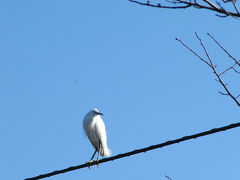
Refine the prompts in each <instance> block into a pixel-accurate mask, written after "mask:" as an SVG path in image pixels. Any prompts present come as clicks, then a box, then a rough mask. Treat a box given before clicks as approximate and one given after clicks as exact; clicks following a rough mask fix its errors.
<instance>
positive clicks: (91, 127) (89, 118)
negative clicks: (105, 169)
mask: <svg viewBox="0 0 240 180" xmlns="http://www.w3.org/2000/svg"><path fill="white" fill-rule="evenodd" d="M100 114H101V113H99V112H98V110H97V109H93V110H90V111H89V112H88V113H87V114H86V116H85V117H84V119H83V129H84V131H85V134H86V135H87V137H88V139H89V140H90V142H91V144H92V145H93V147H94V149H95V150H96V151H97V152H99V154H100V155H101V156H102V157H103V156H110V155H111V151H110V149H109V148H108V146H107V134H106V128H105V124H104V122H103V120H102V118H101V116H100Z"/></svg>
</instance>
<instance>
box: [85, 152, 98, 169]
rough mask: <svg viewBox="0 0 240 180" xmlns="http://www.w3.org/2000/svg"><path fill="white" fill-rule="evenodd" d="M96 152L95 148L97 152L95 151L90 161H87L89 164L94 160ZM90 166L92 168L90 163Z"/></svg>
mask: <svg viewBox="0 0 240 180" xmlns="http://www.w3.org/2000/svg"><path fill="white" fill-rule="evenodd" d="M96 152H97V150H95V152H94V153H93V155H92V157H91V159H90V161H88V162H87V164H89V163H91V162H92V160H93V158H94V156H95V154H96ZM88 168H89V169H90V168H91V166H90V165H89V166H88Z"/></svg>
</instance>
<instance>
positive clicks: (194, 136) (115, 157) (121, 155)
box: [25, 122, 240, 180]
mask: <svg viewBox="0 0 240 180" xmlns="http://www.w3.org/2000/svg"><path fill="white" fill-rule="evenodd" d="M239 126H240V122H238V123H233V124H230V125H227V126H223V127H220V128H214V129H211V130H208V131H204V132H201V133H197V134H193V135H190V136H184V137H182V138H178V139H174V140H170V141H166V142H164V143H161V144H156V145H152V146H149V147H145V148H141V149H136V150H134V151H130V152H127V153H123V154H118V155H116V156H112V157H109V158H103V159H101V160H99V161H98V162H97V161H93V162H91V163H85V164H81V165H78V166H71V167H68V168H66V169H62V170H57V171H53V172H51V173H46V174H41V175H39V176H36V177H32V178H26V179H25V180H37V179H43V178H46V177H50V176H54V175H57V174H61V173H65V172H69V171H73V170H76V169H81V168H85V167H89V166H92V165H96V164H101V163H104V162H108V161H113V160H116V159H120V158H124V157H127V156H132V155H134V154H139V153H142V152H146V151H150V150H153V149H157V148H163V147H165V146H170V145H172V144H176V143H180V142H183V141H188V140H190V139H195V138H198V137H202V136H207V135H210V134H214V133H218V132H221V131H226V130H229V129H233V128H236V127H239Z"/></svg>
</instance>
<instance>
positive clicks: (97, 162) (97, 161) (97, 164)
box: [96, 159, 99, 168]
mask: <svg viewBox="0 0 240 180" xmlns="http://www.w3.org/2000/svg"><path fill="white" fill-rule="evenodd" d="M96 166H97V167H98V168H99V159H97V160H96Z"/></svg>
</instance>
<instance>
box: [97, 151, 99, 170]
mask: <svg viewBox="0 0 240 180" xmlns="http://www.w3.org/2000/svg"><path fill="white" fill-rule="evenodd" d="M98 161H99V151H98V156H97V164H96V165H97V167H98V168H99V163H98Z"/></svg>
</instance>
